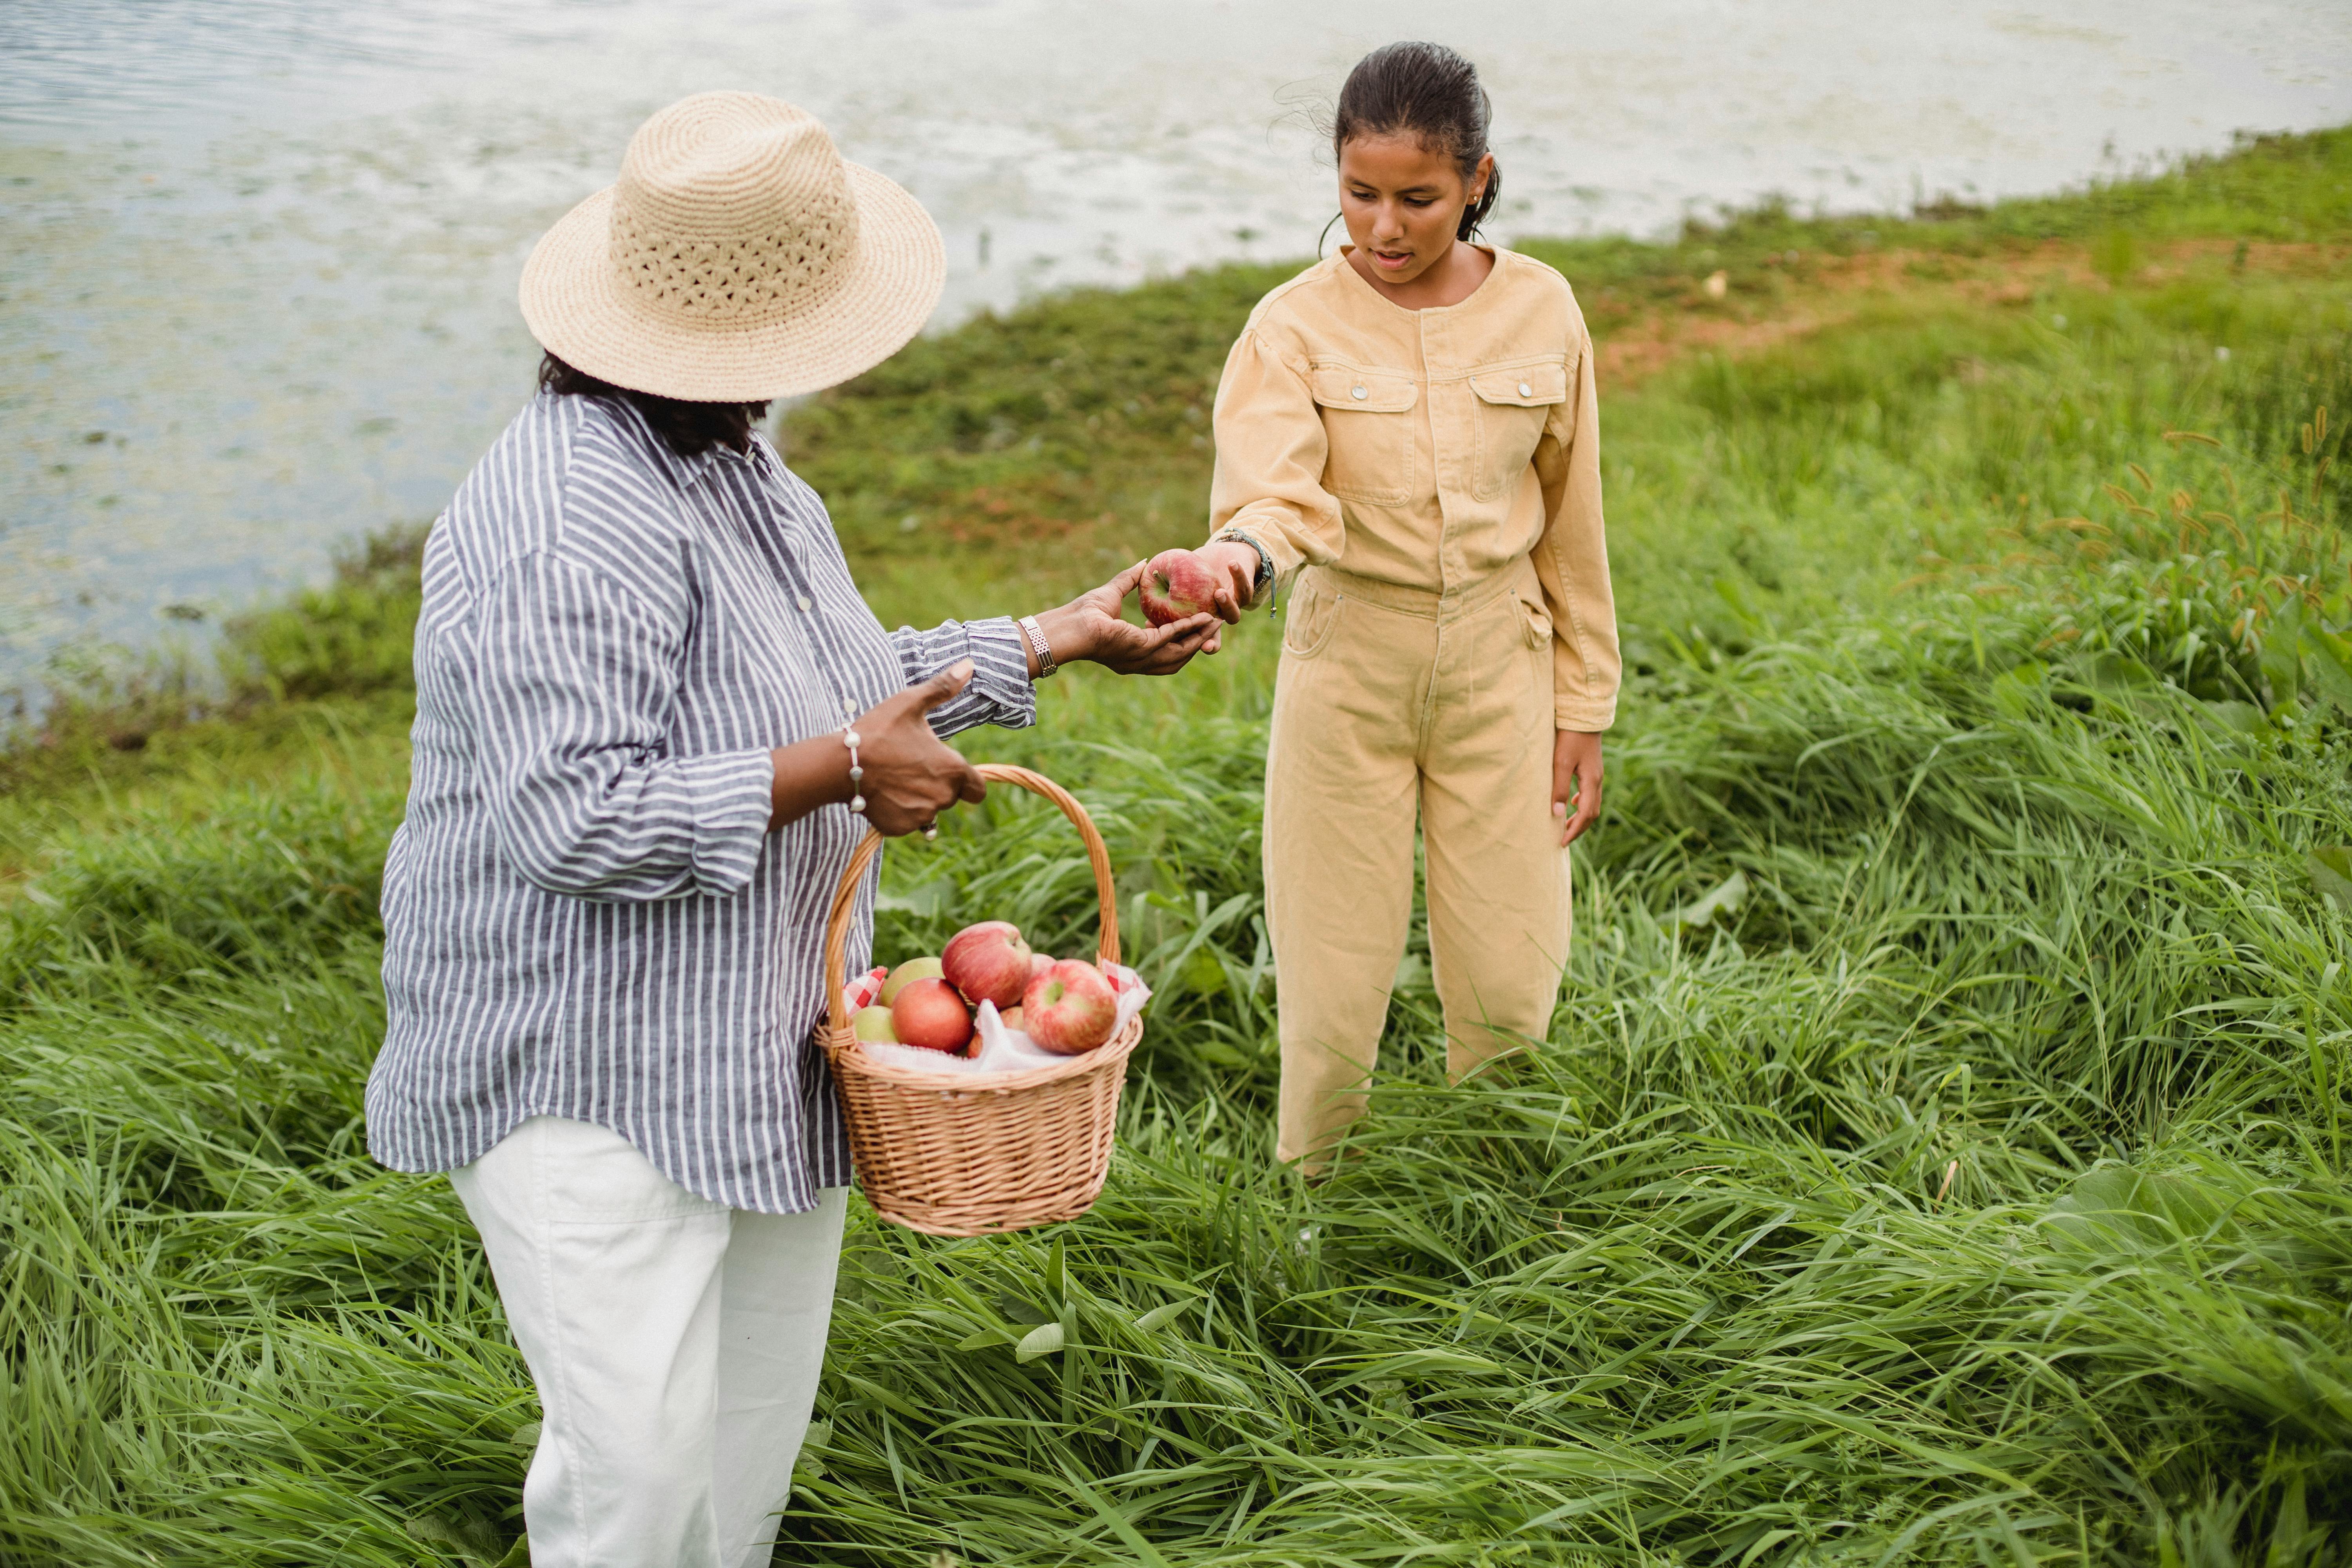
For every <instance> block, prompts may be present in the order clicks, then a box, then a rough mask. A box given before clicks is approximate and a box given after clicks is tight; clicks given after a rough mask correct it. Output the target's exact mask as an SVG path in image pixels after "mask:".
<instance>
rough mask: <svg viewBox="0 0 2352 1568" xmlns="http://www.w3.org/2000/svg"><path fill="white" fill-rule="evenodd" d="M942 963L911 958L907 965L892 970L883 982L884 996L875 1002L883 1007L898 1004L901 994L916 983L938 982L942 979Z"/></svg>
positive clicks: (928, 959) (934, 959)
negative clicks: (921, 981)
mask: <svg viewBox="0 0 2352 1568" xmlns="http://www.w3.org/2000/svg"><path fill="white" fill-rule="evenodd" d="M939 977H940V961H939V960H938V959H936V958H910V959H908V960H907V962H906V963H902V964H900V965H899V966H898V968H896V969H894V970H892V971H891V972H890V973H889V974H888V976H887V977H886V978H885V979H884V980H883V982H882V994H881V995H879V996H877V997H876V998H875V1000H876V1001H877V1002H879V1003H880V1004H881V1005H883V1006H885V1007H887V1006H888V1005H890V1004H891V1003H893V1002H896V1001H897V1000H898V993H899V992H901V991H904V990H905V989H906V988H907V987H908V986H909V985H911V984H914V983H915V982H916V981H918V980H936V979H938V978H939Z"/></svg>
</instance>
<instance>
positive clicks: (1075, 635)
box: [1029, 561, 1217, 676]
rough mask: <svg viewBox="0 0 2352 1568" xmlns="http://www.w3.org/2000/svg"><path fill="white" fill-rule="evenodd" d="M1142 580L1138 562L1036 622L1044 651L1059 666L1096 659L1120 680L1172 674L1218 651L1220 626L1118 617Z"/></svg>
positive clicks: (1210, 621)
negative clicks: (1050, 652) (1162, 623)
mask: <svg viewBox="0 0 2352 1568" xmlns="http://www.w3.org/2000/svg"><path fill="white" fill-rule="evenodd" d="M1142 581H1143V563H1142V562H1140V561H1139V562H1137V563H1135V564H1134V565H1132V566H1130V567H1129V568H1128V569H1127V570H1126V571H1124V572H1122V573H1120V574H1118V576H1116V577H1114V578H1112V579H1111V580H1110V581H1109V582H1108V583H1106V584H1103V585H1102V586H1101V587H1099V588H1097V589H1095V590H1094V591H1092V592H1091V593H1087V594H1081V595H1078V596H1077V597H1076V598H1075V599H1073V600H1071V601H1070V602H1069V603H1068V604H1066V605H1063V606H1062V607H1061V608H1060V609H1058V610H1047V611H1045V613H1043V614H1042V615H1040V616H1038V617H1037V629H1038V630H1039V631H1042V632H1044V633H1045V646H1046V647H1050V648H1052V649H1053V650H1054V662H1055V664H1057V665H1062V664H1075V663H1076V662H1077V661H1079V660H1080V659H1091V660H1093V661H1094V662H1095V663H1097V664H1099V665H1101V666H1103V667H1104V668H1107V669H1114V670H1117V671H1118V673H1119V674H1121V675H1173V674H1175V673H1176V672H1177V671H1178V670H1180V669H1181V668H1184V667H1185V666H1186V665H1187V664H1189V663H1191V662H1192V656H1193V655H1194V654H1196V653H1204V652H1205V653H1214V652H1216V651H1217V637H1216V631H1217V621H1216V617H1215V616H1209V615H1199V616H1186V617H1185V618H1184V619H1182V620H1181V621H1174V622H1171V623H1170V624H1169V625H1167V626H1137V625H1136V624H1135V623H1134V622H1132V621H1126V620H1121V619H1120V618H1119V614H1118V610H1119V606H1120V605H1123V604H1125V603H1126V602H1127V596H1128V595H1129V594H1132V593H1133V592H1135V589H1136V585H1137V584H1139V583H1141V582H1142ZM1029 673H1030V674H1031V675H1033V676H1034V675H1035V674H1036V673H1037V653H1036V650H1035V649H1034V648H1032V649H1031V650H1030V651H1029Z"/></svg>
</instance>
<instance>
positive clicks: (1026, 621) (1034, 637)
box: [1021, 616, 1059, 680]
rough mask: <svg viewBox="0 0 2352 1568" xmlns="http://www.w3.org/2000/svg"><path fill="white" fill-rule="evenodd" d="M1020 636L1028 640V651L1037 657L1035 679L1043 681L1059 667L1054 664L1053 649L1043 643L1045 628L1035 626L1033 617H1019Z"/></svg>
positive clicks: (1035, 621) (1035, 619)
mask: <svg viewBox="0 0 2352 1568" xmlns="http://www.w3.org/2000/svg"><path fill="white" fill-rule="evenodd" d="M1021 635H1022V636H1024V637H1027V638H1028V639H1029V648H1030V651H1031V652H1033V653H1034V654H1035V655H1036V656H1037V679H1040V680H1043V679H1045V678H1046V677H1047V676H1049V675H1051V674H1053V673H1054V671H1055V669H1056V668H1059V667H1058V666H1057V665H1055V663H1054V649H1053V647H1051V646H1050V645H1049V644H1048V643H1047V642H1046V641H1045V627H1043V626H1039V625H1038V624H1037V617H1036V616H1022V617H1021Z"/></svg>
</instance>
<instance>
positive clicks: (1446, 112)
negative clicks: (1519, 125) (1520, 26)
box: [1331, 43, 1503, 239]
mask: <svg viewBox="0 0 2352 1568" xmlns="http://www.w3.org/2000/svg"><path fill="white" fill-rule="evenodd" d="M1494 112H1495V104H1494V100H1492V99H1490V98H1488V97H1487V96H1486V89H1485V88H1483V87H1481V86H1479V85H1478V68H1477V67H1476V66H1474V65H1472V64H1471V63H1470V62H1469V61H1468V60H1465V59H1464V58H1462V57H1461V56H1460V55H1457V54H1455V53H1454V51H1453V50H1452V49H1449V48H1447V47H1445V46H1444V44H1413V43H1405V44H1388V45H1385V46H1383V47H1380V48H1377V49H1374V50H1373V51H1372V52H1371V53H1370V54H1369V55H1366V56H1365V57H1364V58H1362V59H1360V60H1358V61H1357V62H1356V68H1355V69H1354V70H1351V71H1349V73H1348V81H1347V85H1346V86H1344V87H1342V88H1341V89H1339V109H1338V110H1337V111H1336V112H1334V113H1333V115H1332V117H1331V151H1332V153H1334V154H1337V153H1339V152H1340V151H1341V150H1343V149H1344V148H1345V147H1346V146H1347V145H1348V143H1349V142H1351V141H1353V140H1354V139H1355V138H1357V137H1359V136H1395V135H1399V134H1403V133H1410V134H1412V135H1414V136H1417V137H1419V138H1420V139H1421V144H1422V145H1423V146H1424V147H1428V148H1431V149H1433V150H1436V151H1440V152H1443V153H1446V154H1447V155H1448V156H1450V157H1452V158H1453V160H1454V167H1456V168H1458V169H1460V170H1461V171H1462V183H1463V184H1464V186H1465V188H1466V187H1467V186H1468V185H1469V183H1470V182H1471V181H1472V180H1473V179H1475V178H1476V177H1477V174H1478V161H1479V160H1480V159H1482V158H1484V157H1486V127H1487V124H1488V122H1489V121H1491V120H1492V119H1493V118H1494ZM1502 190H1503V172H1502V171H1501V170H1500V169H1495V170H1491V171H1489V172H1488V174H1487V175H1486V190H1485V191H1484V192H1483V193H1481V195H1479V197H1478V199H1477V200H1476V201H1475V202H1472V203H1471V204H1470V205H1467V206H1465V207H1464V208H1463V209H1462V224H1461V226H1460V227H1459V228H1457V229H1456V230H1455V231H1454V233H1455V237H1457V238H1461V239H1468V238H1469V237H1471V236H1473V235H1475V234H1476V233H1477V232H1478V226H1479V225H1480V224H1482V223H1484V222H1486V215H1487V214H1488V213H1490V212H1493V211H1494V210H1495V198H1496V196H1498V195H1501V194H1502Z"/></svg>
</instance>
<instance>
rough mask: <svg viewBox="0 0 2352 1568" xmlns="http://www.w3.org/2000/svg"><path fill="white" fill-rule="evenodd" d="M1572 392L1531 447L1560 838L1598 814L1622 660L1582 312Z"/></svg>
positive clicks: (1568, 838)
mask: <svg viewBox="0 0 2352 1568" xmlns="http://www.w3.org/2000/svg"><path fill="white" fill-rule="evenodd" d="M1576 327H1577V338H1578V342H1577V344H1576V348H1575V351H1574V355H1575V362H1576V379H1575V392H1574V393H1573V395H1570V398H1569V400H1568V401H1567V402H1566V403H1564V404H1562V405H1560V407H1559V410H1558V412H1556V413H1554V414H1553V416H1552V417H1551V423H1550V425H1549V426H1548V427H1547V428H1546V429H1545V431H1544V437H1543V439H1542V440H1541V441H1540V442H1538V445H1537V447H1536V478H1537V479H1538V480H1539V481H1541V483H1542V486H1543V498H1544V531H1543V536H1542V538H1541V539H1539V540H1538V542H1537V543H1536V549H1535V563H1536V576H1537V578H1538V580H1539V581H1540V582H1541V583H1542V584H1543V595H1544V605H1545V608H1546V609H1548V610H1549V611H1550V613H1551V624H1552V677H1553V679H1552V689H1553V699H1552V702H1553V721H1554V724H1555V725H1556V727H1557V731H1558V732H1557V736H1556V738H1555V740H1554V742H1553V745H1552V764H1551V773H1552V813H1553V815H1554V816H1557V817H1558V818H1559V822H1560V842H1561V843H1562V844H1567V843H1571V842H1573V841H1574V840H1576V839H1577V838H1580V837H1582V836H1583V834H1584V831H1585V829H1587V828H1589V827H1591V826H1592V824H1593V822H1594V821H1595V820H1596V819H1597V818H1598V817H1599V816H1600V815H1601V731H1603V730H1606V729H1608V728H1609V726H1610V725H1611V724H1612V722H1614V721H1615V720H1616V717H1617V686H1618V681H1619V679H1620V676H1621V664H1620V659H1619V656H1618V650H1617V605H1616V598H1615V596H1614V595H1612V592H1611V590H1610V586H1609V548H1608V538H1607V534H1606V532H1605V531H1604V529H1603V527H1602V524H1601V407H1600V397H1599V395H1598V393H1597V392H1596V390H1595V387H1594V383H1593V375H1592V339H1591V336H1590V335H1589V334H1588V333H1586V332H1585V331H1584V323H1583V321H1582V320H1581V319H1579V320H1578V321H1577V323H1576Z"/></svg>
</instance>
